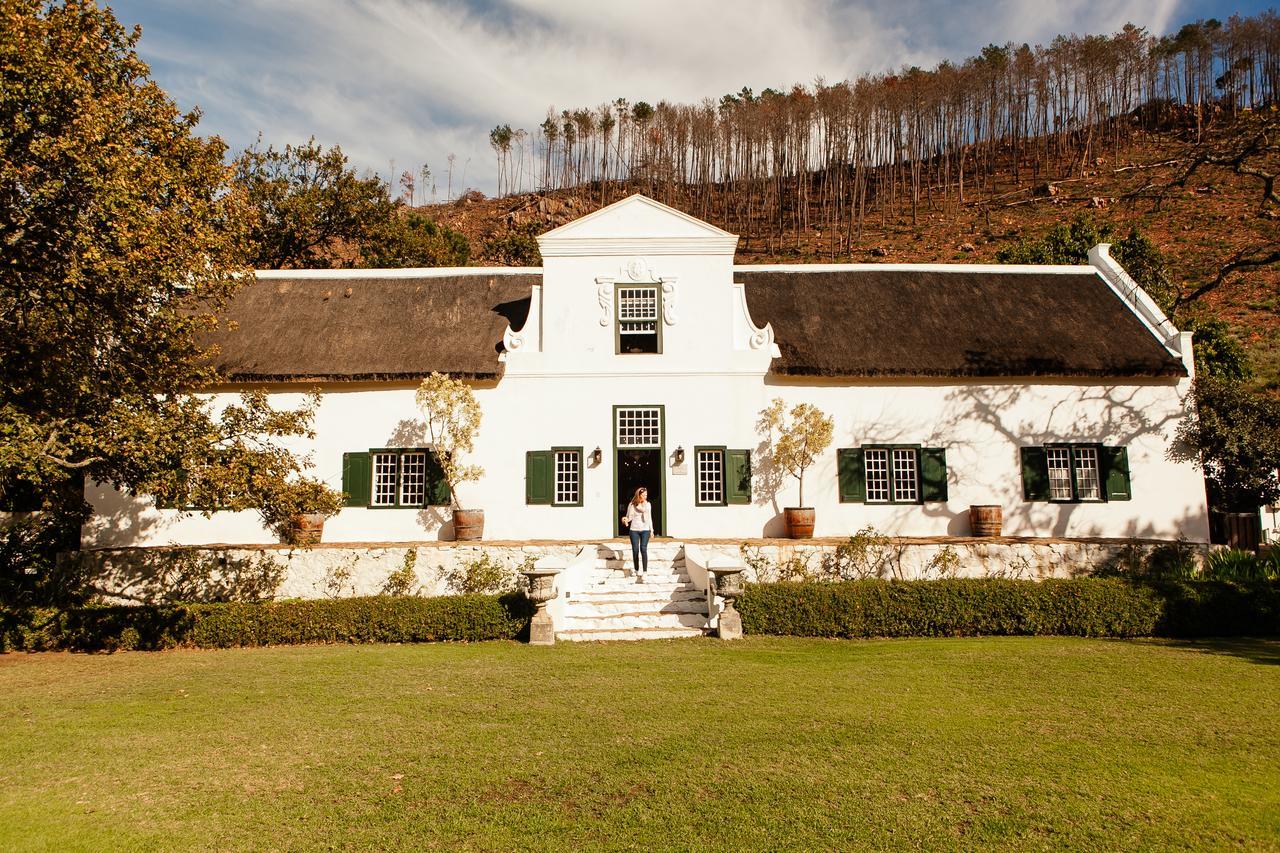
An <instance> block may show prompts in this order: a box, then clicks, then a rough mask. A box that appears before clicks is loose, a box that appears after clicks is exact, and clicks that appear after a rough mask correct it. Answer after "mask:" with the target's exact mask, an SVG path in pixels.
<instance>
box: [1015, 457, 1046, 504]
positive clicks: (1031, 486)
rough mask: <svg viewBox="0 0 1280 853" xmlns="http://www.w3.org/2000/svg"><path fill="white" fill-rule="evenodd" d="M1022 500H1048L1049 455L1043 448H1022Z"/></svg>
mask: <svg viewBox="0 0 1280 853" xmlns="http://www.w3.org/2000/svg"><path fill="white" fill-rule="evenodd" d="M1019 449H1020V450H1021V451H1022V499H1023V500H1027V501H1047V500H1049V455H1048V454H1047V453H1045V451H1044V448H1043V447H1022V448H1019Z"/></svg>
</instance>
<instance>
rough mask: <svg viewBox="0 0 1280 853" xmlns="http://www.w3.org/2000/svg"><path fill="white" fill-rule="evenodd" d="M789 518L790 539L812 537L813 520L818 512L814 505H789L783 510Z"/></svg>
mask: <svg viewBox="0 0 1280 853" xmlns="http://www.w3.org/2000/svg"><path fill="white" fill-rule="evenodd" d="M782 514H783V515H784V516H785V517H786V519H787V538H788V539H812V538H813V520H814V517H815V516H816V515H817V513H815V512H814V510H813V507H803V506H802V507H796V506H789V507H787V508H785V509H784V510H782Z"/></svg>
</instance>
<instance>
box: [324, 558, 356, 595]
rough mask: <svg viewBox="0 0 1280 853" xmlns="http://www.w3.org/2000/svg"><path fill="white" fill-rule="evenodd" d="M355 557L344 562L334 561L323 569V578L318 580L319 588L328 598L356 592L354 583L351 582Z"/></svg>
mask: <svg viewBox="0 0 1280 853" xmlns="http://www.w3.org/2000/svg"><path fill="white" fill-rule="evenodd" d="M355 566H356V558H355V557H352V558H351V559H350V560H349V561H347V562H345V563H334V564H333V565H331V566H329V567H328V568H327V569H325V570H324V578H323V579H322V580H321V582H320V590H321V591H322V592H323V593H324V594H325V595H327V596H328V597H329V598H343V597H346V596H349V595H355V594H356V585H355V584H354V583H352V582H351V575H352V574H353V572H354V571H355Z"/></svg>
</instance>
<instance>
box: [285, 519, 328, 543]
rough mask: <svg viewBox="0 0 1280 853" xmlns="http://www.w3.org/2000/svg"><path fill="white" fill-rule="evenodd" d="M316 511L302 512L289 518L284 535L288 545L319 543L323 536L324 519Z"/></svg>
mask: <svg viewBox="0 0 1280 853" xmlns="http://www.w3.org/2000/svg"><path fill="white" fill-rule="evenodd" d="M326 517H327V516H325V515H322V514H321V513H318V512H304V513H301V514H299V515H295V516H293V517H292V518H290V519H289V528H288V530H287V532H286V536H287V538H288V540H289V543H288V544H290V545H319V544H320V540H321V539H323V538H324V520H325V518H326Z"/></svg>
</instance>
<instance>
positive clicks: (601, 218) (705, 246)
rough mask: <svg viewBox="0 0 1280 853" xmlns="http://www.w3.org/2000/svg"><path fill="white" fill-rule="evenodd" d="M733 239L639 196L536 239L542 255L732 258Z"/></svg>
mask: <svg viewBox="0 0 1280 853" xmlns="http://www.w3.org/2000/svg"><path fill="white" fill-rule="evenodd" d="M737 245H738V238H737V236H736V235H734V234H730V233H729V232H728V231H724V230H722V229H720V228H717V227H715V226H714V225H711V224H709V223H706V222H703V221H702V220H701V219H697V218H695V217H693V216H689V215H688V214H686V213H681V212H680V211H678V210H676V209H675V208H673V207H668V206H667V205H665V204H661V203H660V202H656V201H654V200H653V199H651V198H647V197H645V196H642V195H639V194H637V195H633V196H629V197H627V198H624V199H623V200H622V201H619V202H615V203H613V204H611V205H609V206H608V207H605V208H601V209H600V210H597V211H596V212H595V213H591V214H588V215H587V216H584V217H582V218H581V219H575V220H574V221H572V222H569V223H567V224H565V225H561V226H560V227H559V228H555V229H553V230H551V231H548V232H547V233H546V234H543V235H542V236H541V237H539V238H538V247H539V248H540V249H541V251H542V254H543V255H544V256H549V257H556V256H565V255H574V256H584V255H621V254H658V255H665V254H674V255H691V254H698V255H702V254H705V255H721V254H733V251H734V250H735V249H736V248H737Z"/></svg>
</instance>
